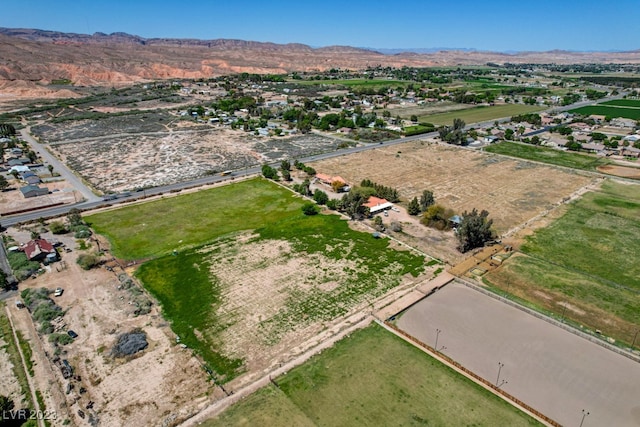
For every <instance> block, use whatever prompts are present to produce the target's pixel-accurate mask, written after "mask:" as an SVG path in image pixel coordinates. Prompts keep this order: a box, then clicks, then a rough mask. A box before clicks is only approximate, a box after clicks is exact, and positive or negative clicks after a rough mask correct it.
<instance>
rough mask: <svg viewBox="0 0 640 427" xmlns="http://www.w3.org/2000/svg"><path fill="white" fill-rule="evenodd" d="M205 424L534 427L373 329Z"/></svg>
mask: <svg viewBox="0 0 640 427" xmlns="http://www.w3.org/2000/svg"><path fill="white" fill-rule="evenodd" d="M276 382H277V383H278V385H279V389H278V388H275V387H274V386H273V385H270V386H268V387H266V388H263V389H261V390H259V391H258V392H256V393H254V394H252V395H251V396H249V397H247V398H245V399H243V400H242V401H241V402H239V403H238V404H236V405H235V406H232V407H231V408H229V409H227V410H226V411H225V412H223V413H222V414H221V415H220V416H219V417H217V418H215V419H212V420H208V421H206V422H205V423H204V424H203V425H204V426H206V427H217V426H250V425H251V426H253V425H261V426H356V425H357V426H411V425H430V426H524V425H539V424H538V423H537V422H536V421H535V420H533V419H532V418H530V417H528V416H527V415H525V414H524V413H522V412H520V411H519V410H517V409H516V408H514V407H513V406H511V405H509V404H508V403H507V402H505V401H503V400H502V399H500V398H498V397H496V396H495V395H493V394H492V393H490V392H488V391H487V390H485V389H484V388H482V387H480V386H478V385H476V384H475V383H473V382H471V381H470V380H468V379H466V378H464V377H462V376H461V375H459V374H457V373H456V372H455V371H453V370H451V369H449V368H448V367H446V366H444V365H443V364H441V363H439V362H437V361H436V360H435V359H433V358H431V357H430V356H428V355H426V354H425V353H424V352H422V351H421V350H419V349H417V348H415V347H413V346H412V345H410V344H408V343H406V342H405V341H403V340H401V339H400V338H397V337H396V336H395V335H393V334H391V333H389V332H387V331H386V330H384V329H383V328H382V327H380V326H378V325H372V326H370V327H368V328H366V329H364V330H361V331H358V332H355V333H353V334H351V336H349V337H347V338H345V339H344V340H342V341H340V342H338V343H336V344H335V345H334V346H333V347H332V348H330V349H328V350H325V351H323V352H322V354H320V355H318V356H315V357H313V358H312V359H311V360H309V361H308V362H307V363H305V364H303V365H301V366H299V367H297V368H295V369H293V370H291V371H290V372H288V373H287V374H285V375H283V376H281V377H279V378H277V379H276Z"/></svg>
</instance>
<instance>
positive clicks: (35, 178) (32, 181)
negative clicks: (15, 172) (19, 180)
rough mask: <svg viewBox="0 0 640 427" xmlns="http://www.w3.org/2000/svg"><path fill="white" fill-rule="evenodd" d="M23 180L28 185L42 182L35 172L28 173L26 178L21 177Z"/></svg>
mask: <svg viewBox="0 0 640 427" xmlns="http://www.w3.org/2000/svg"><path fill="white" fill-rule="evenodd" d="M23 181H24V182H26V183H27V184H29V185H37V184H40V183H41V182H42V181H41V180H40V178H39V177H38V176H37V175H35V174H33V175H30V176H28V177H26V178H23Z"/></svg>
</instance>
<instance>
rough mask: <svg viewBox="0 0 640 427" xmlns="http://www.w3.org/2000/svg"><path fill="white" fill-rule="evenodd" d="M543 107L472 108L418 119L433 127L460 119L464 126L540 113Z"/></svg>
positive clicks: (509, 105) (504, 106) (518, 105)
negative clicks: (433, 125) (431, 124)
mask: <svg viewBox="0 0 640 427" xmlns="http://www.w3.org/2000/svg"><path fill="white" fill-rule="evenodd" d="M542 109H544V108H543V107H539V106H535V105H533V106H532V105H522V104H503V105H492V106H485V107H473V108H467V109H465V110H458V111H449V112H446V113H440V114H428V115H424V116H420V117H418V120H419V121H421V122H427V123H433V124H435V125H447V126H451V125H452V124H453V119H462V120H464V122H465V123H466V124H472V123H478V122H485V121H488V120H495V119H501V118H504V117H512V116H516V115H518V114H524V113H532V112H534V111H540V110H542Z"/></svg>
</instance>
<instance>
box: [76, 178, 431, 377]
mask: <svg viewBox="0 0 640 427" xmlns="http://www.w3.org/2000/svg"><path fill="white" fill-rule="evenodd" d="M303 203H304V201H303V200H302V199H301V198H299V197H298V196H295V195H293V194H292V193H291V192H289V191H287V190H285V189H283V188H281V187H279V186H277V185H276V184H273V183H270V182H267V181H264V180H259V179H256V180H250V181H244V182H240V183H236V184H233V185H229V186H224V187H220V188H217V189H212V190H208V191H202V192H198V193H193V194H188V195H183V196H179V197H175V198H170V199H163V200H159V201H156V202H151V203H146V204H141V205H138V206H132V207H127V208H123V209H118V210H114V211H110V212H105V213H102V214H97V215H92V216H90V217H88V218H87V221H89V222H90V223H91V224H93V226H94V228H95V229H96V230H97V231H99V232H102V233H104V234H105V235H106V236H108V238H109V240H110V242H112V247H113V251H114V253H115V254H116V256H119V257H123V258H126V259H134V258H153V259H151V260H150V261H147V262H146V263H144V264H143V265H142V266H141V267H140V268H139V269H138V271H137V273H136V275H137V277H138V278H139V279H140V280H141V281H142V283H143V284H144V286H145V287H146V288H147V289H148V290H149V291H150V292H151V293H152V294H153V295H154V296H156V298H157V299H158V300H159V301H160V303H161V305H162V309H163V314H164V316H165V317H166V318H167V319H169V320H170V321H171V322H172V328H173V331H174V332H175V333H176V334H177V335H178V336H179V337H180V338H181V342H182V343H184V344H186V345H187V346H188V347H190V348H192V349H194V350H195V351H196V352H197V353H198V354H199V355H200V356H201V357H202V358H203V359H204V361H205V363H206V364H207V365H208V366H209V368H211V369H212V370H213V371H214V372H215V375H216V378H217V379H218V381H225V382H226V381H230V380H232V379H233V378H235V377H236V376H237V375H239V374H240V373H242V372H256V371H258V370H260V369H264V368H266V367H268V366H271V365H274V364H276V363H278V362H279V359H278V358H279V357H286V356H283V355H286V354H287V353H288V352H291V351H293V350H292V349H294V348H296V346H298V345H300V344H301V343H302V342H304V341H305V340H306V339H309V338H311V337H313V336H314V335H315V334H317V333H319V332H320V331H322V330H323V329H324V328H325V327H326V326H327V325H328V324H330V323H331V322H332V321H334V320H335V319H337V318H340V317H342V316H345V315H348V314H350V313H352V312H354V310H356V309H362V308H365V307H367V306H368V305H369V304H370V302H371V301H373V300H374V299H375V298H377V297H379V296H381V295H382V294H384V293H385V292H387V291H389V290H390V289H392V288H395V287H396V286H398V285H400V284H403V283H404V284H406V283H412V282H413V281H415V280H419V279H416V277H418V276H419V275H420V274H421V273H423V271H424V269H425V266H424V258H423V257H422V256H419V255H415V254H413V253H412V252H408V251H402V250H395V249H393V248H391V247H390V246H391V244H390V241H389V240H386V239H374V238H373V237H371V235H370V234H369V233H363V232H358V231H354V230H352V229H351V228H349V224H348V222H347V221H344V220H342V219H341V218H340V217H339V216H337V215H317V216H311V217H309V216H305V215H303V214H302V211H301V209H300V207H301V206H302V204H303ZM173 228H175V229H173Z"/></svg>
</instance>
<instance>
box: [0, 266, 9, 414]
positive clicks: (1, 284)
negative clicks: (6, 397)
mask: <svg viewBox="0 0 640 427" xmlns="http://www.w3.org/2000/svg"><path fill="white" fill-rule="evenodd" d="M0 289H3V290H5V291H6V290H7V289H9V280H7V273H5V272H4V270H3V269H1V268H0ZM1 401H2V396H0V405H1V404H2V402H1Z"/></svg>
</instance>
